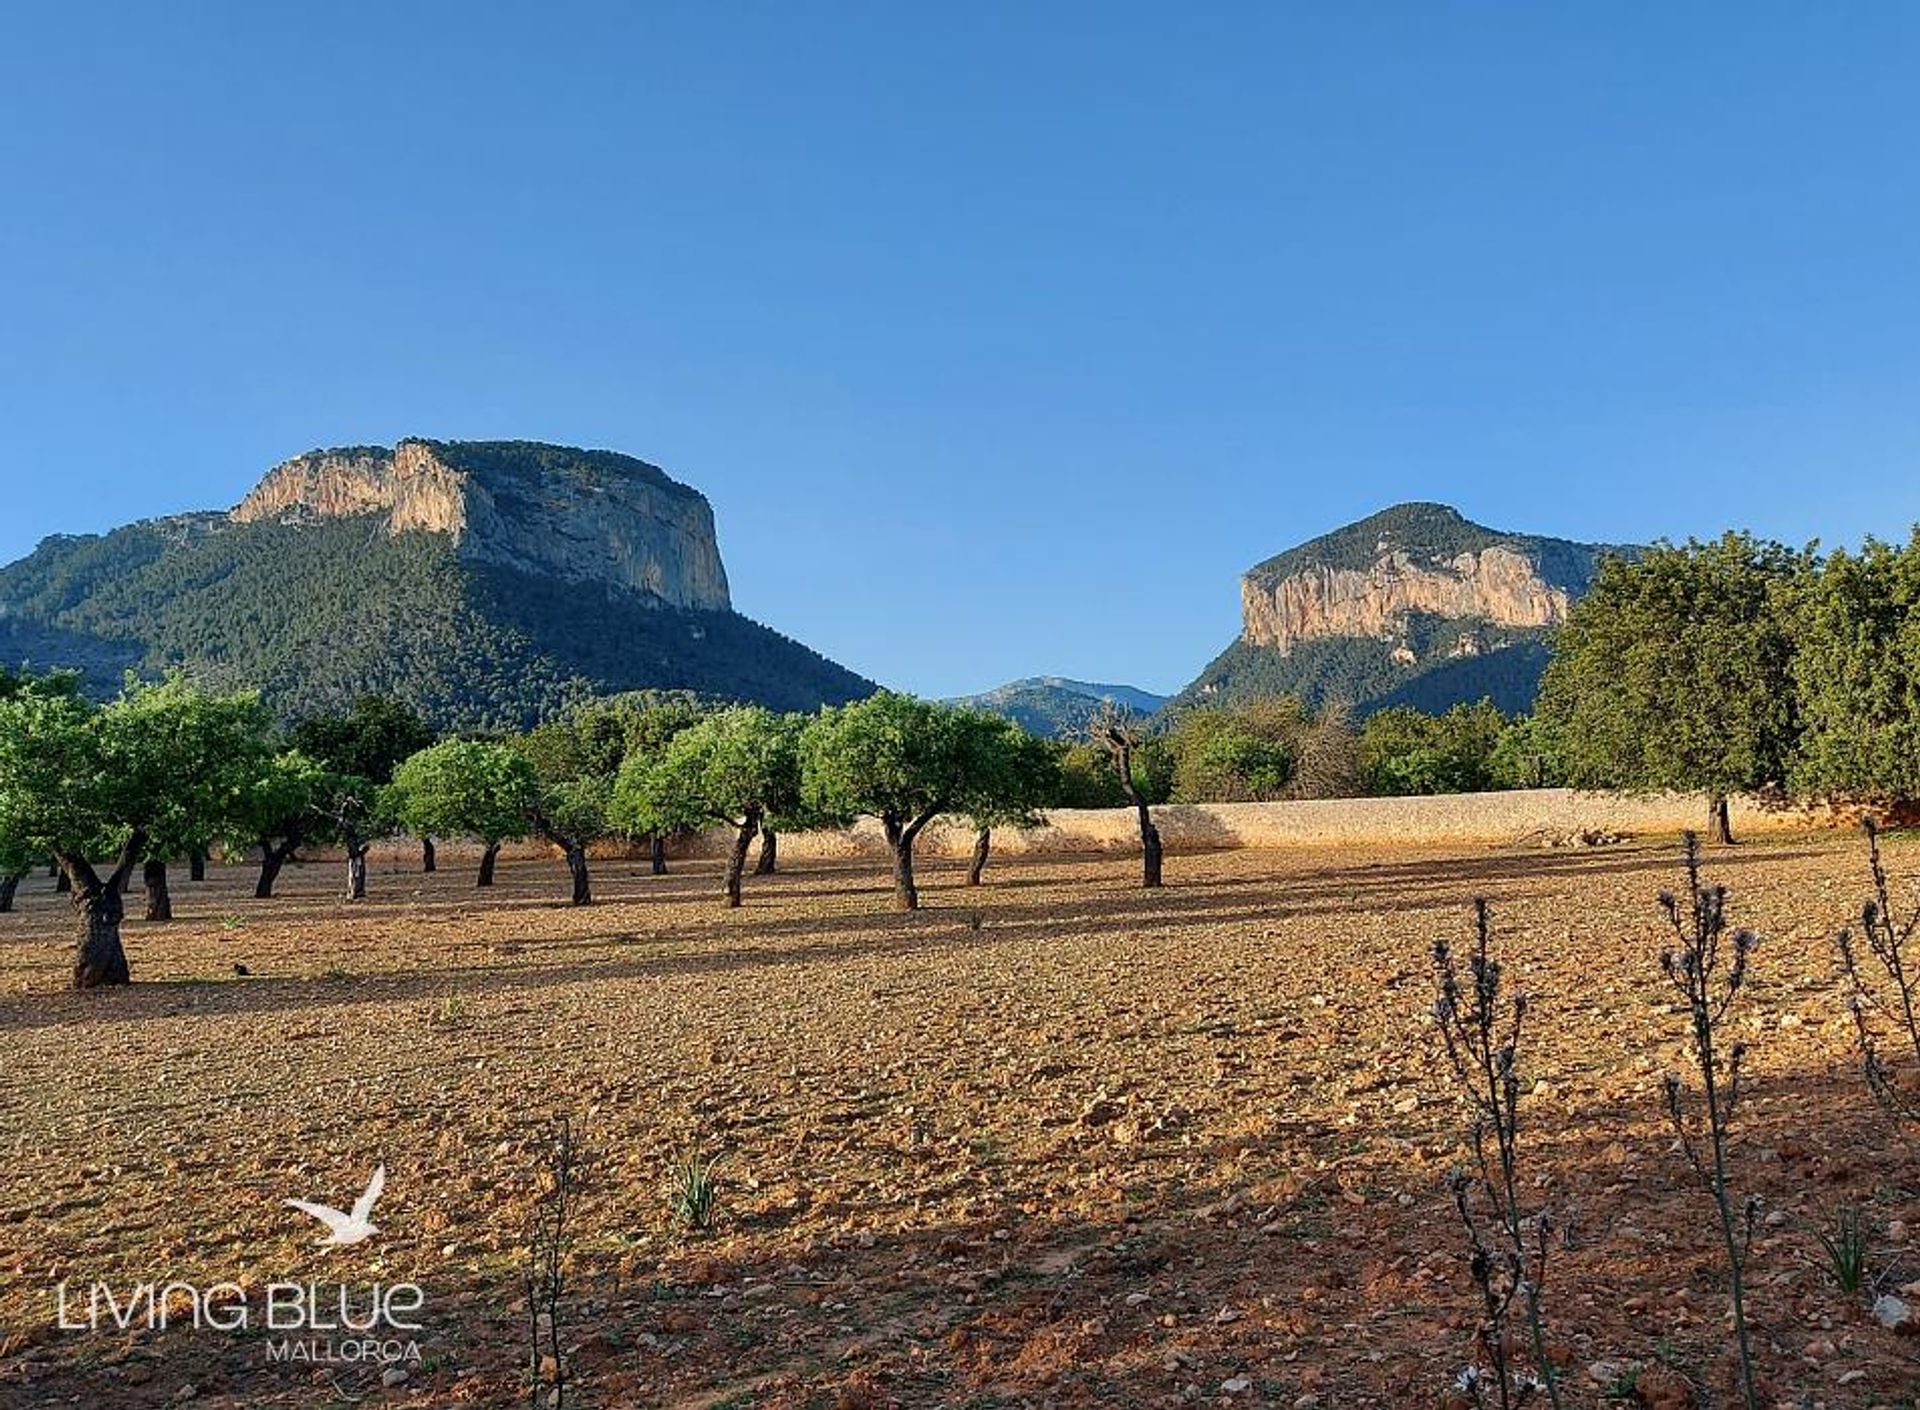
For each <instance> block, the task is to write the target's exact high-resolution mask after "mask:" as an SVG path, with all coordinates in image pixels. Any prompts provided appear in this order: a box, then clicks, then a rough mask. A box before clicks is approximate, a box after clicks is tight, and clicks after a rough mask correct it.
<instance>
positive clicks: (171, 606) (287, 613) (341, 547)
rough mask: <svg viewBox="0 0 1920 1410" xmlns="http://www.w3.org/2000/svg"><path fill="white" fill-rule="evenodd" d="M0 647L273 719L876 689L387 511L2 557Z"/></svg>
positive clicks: (214, 525)
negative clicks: (372, 700) (156, 683)
mask: <svg viewBox="0 0 1920 1410" xmlns="http://www.w3.org/2000/svg"><path fill="white" fill-rule="evenodd" d="M0 649H4V652H5V655H6V658H7V659H8V660H9V661H10V662H12V663H15V664H19V663H31V664H33V665H35V666H39V667H51V666H60V665H75V666H79V667H81V668H83V669H84V670H85V671H86V672H87V675H88V680H89V684H90V685H91V686H94V687H97V688H105V687H107V686H109V685H111V684H114V683H117V679H118V675H119V673H120V672H121V671H122V670H124V669H126V668H128V667H135V668H138V669H141V670H145V671H156V670H159V669H161V668H164V667H166V666H172V665H183V666H187V667H189V668H191V669H192V670H193V671H194V672H195V673H196V674H198V675H200V676H202V677H204V678H205V679H207V680H208V681H209V682H211V683H215V684H223V683H224V684H233V685H241V684H245V685H258V686H260V687H261V688H262V690H263V691H264V693H265V695H266V698H267V700H268V701H269V703H270V704H271V705H272V706H273V707H274V708H275V709H276V710H278V711H280V712H282V713H284V714H289V715H301V714H307V713H311V712H314V711H320V710H335V709H343V708H345V707H346V706H347V705H349V704H351V702H352V701H353V700H354V699H355V698H356V697H358V696H359V695H361V694H364V693H367V692H381V693H387V694H392V695H396V696H399V697H401V698H403V699H405V700H407V701H409V702H411V703H412V704H413V705H415V706H416V707H417V708H418V709H419V710H420V711H421V712H422V713H423V714H424V715H426V716H427V717H428V719H429V720H431V721H432V722H433V723H434V724H435V725H437V726H439V727H441V728H463V729H464V728H480V727H507V726H520V725H525V724H527V723H529V722H531V721H533V720H534V719H536V718H538V717H540V716H542V715H544V714H547V713H550V712H552V711H553V710H554V709H556V708H558V707H559V706H561V705H564V704H565V703H567V702H568V701H570V700H574V699H577V698H580V697H583V696H586V695H589V694H593V693H596V692H606V691H613V690H627V689H638V688H645V687H653V688H673V689H686V690H696V691H699V692H701V693H703V694H707V695H712V696H718V697H726V698H738V699H747V700H755V701H759V702H762V703H765V704H768V705H771V706H774V707H776V708H780V709H811V708H814V707H816V706H818V705H820V704H822V703H833V702H839V701H844V700H848V699H853V698H856V697H859V696H862V695H865V694H867V693H868V692H869V691H870V690H871V689H872V685H871V683H869V682H867V681H865V680H863V679H862V678H860V677H859V676H857V675H855V674H854V673H852V672H851V671H848V670H846V669H844V668H842V667H840V666H837V665H835V664H834V663H833V662H831V661H828V660H827V659H826V658H824V657H822V656H820V655H818V654H817V653H815V652H812V651H810V650H808V649H807V648H806V647H804V646H802V645H800V644H799V643H797V642H794V641H791V640H789V639H788V638H786V637H784V636H781V635H780V634H779V633H777V632H774V631H771V630H769V629H767V628H766V627H763V626H760V625H759V624H758V623H755V622H752V621H750V620H748V619H747V618H745V617H742V616H740V615H738V614H737V613H733V612H720V611H691V610H682V609H676V608H671V607H664V606H660V605H656V604H654V603H651V602H649V601H647V600H645V599H643V598H641V597H639V596H637V595H635V594H632V593H629V592H624V591H621V590H619V589H617V588H611V587H608V586H606V585H603V584H596V583H588V582H567V581H563V580H560V579H557V578H552V577H548V576H544V575H534V574H529V573H524V572H518V571H515V570H513V569H510V568H505V567H501V566H498V565H493V564H486V563H479V562H473V561H470V560H466V559H463V558H462V557H461V556H460V554H459V553H458V551H457V546H456V544H455V541H454V540H453V539H452V538H451V537H449V536H447V535H445V534H438V533H429V532H422V531H412V532H405V533H390V532H389V531H388V528H387V524H386V520H385V518H384V516H379V515H358V516H351V517H337V518H326V519H317V520H313V521H310V522H302V523H282V522H278V521H274V520H257V521H254V522H251V523H235V522H232V521H230V520H229V519H228V518H227V517H226V516H224V515H218V514H208V515H191V516H182V517H179V518H174V519H165V520H154V521H149V522H146V523H140V524H134V525H129V526H128V527H125V528H122V529H116V530H114V531H113V532H111V533H108V534H104V535H97V536H94V535H89V536H80V537H60V538H53V539H49V540H47V541H46V542H45V543H43V544H42V545H41V546H40V548H39V549H38V550H37V551H35V552H34V553H33V554H31V555H29V556H28V557H27V558H25V559H22V560H20V561H19V562H17V563H14V564H11V565H9V566H7V567H5V568H0Z"/></svg>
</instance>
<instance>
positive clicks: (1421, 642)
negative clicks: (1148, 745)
mask: <svg viewBox="0 0 1920 1410" xmlns="http://www.w3.org/2000/svg"><path fill="white" fill-rule="evenodd" d="M1632 552H1635V550H1634V549H1631V548H1619V547H1613V546H1609V545H1604V544H1585V543H1574V542H1571V541H1569V540H1566V539H1555V538H1546V537H1542V536H1540V535H1535V534H1515V533H1507V532H1504V531H1502V530H1498V529H1489V528H1486V527H1485V526H1483V525H1480V524H1475V523H1473V522H1472V521H1471V520H1468V519H1466V518H1465V517H1463V516H1462V515H1461V514H1460V513H1459V511H1458V510H1455V509H1452V508H1449V507H1448V506H1446V505H1444V504H1402V505H1396V506H1394V507H1393V508H1391V509H1386V510H1382V511H1381V512H1380V513H1378V514H1374V515H1371V516H1369V517H1368V518H1365V519H1362V520H1360V521H1358V522H1357V523H1353V524H1349V525H1347V526H1346V527H1344V528H1341V529H1336V530H1334V531H1333V532H1332V533H1329V534H1323V535H1321V536H1320V537H1319V538H1315V539H1311V540H1309V541H1308V542H1306V543H1303V544H1301V545H1300V546H1299V547H1297V548H1292V549H1289V550H1287V551H1286V552H1285V553H1282V554H1279V555H1278V556H1276V557H1273V558H1269V559H1267V560H1266V561H1265V562H1263V563H1259V564H1256V565H1255V566H1254V567H1252V568H1250V569H1248V570H1247V572H1246V574H1245V575H1244V576H1242V578H1241V580H1240V606H1241V629H1240V636H1239V638H1238V639H1237V640H1236V641H1235V642H1234V643H1233V644H1232V645H1231V646H1229V647H1228V648H1227V649H1226V650H1225V651H1224V652H1222V653H1221V654H1220V655H1219V656H1218V657H1217V658H1215V660H1214V661H1213V662H1212V663H1211V664H1210V665H1209V666H1208V667H1207V669H1206V670H1205V671H1203V672H1201V674H1200V677H1199V678H1198V679H1197V680H1195V681H1194V682H1193V684H1191V685H1190V686H1188V687H1187V688H1186V690H1184V691H1182V692H1181V693H1180V695H1179V696H1178V697H1177V698H1176V704H1179V705H1189V704H1195V703H1203V702H1217V703H1225V702H1232V701H1237V700H1243V699H1247V698H1250V697H1252V696H1255V695H1265V694H1278V693H1289V692H1290V693H1294V694H1298V695H1300V696H1301V697H1302V698H1303V699H1305V700H1307V701H1308V702H1309V703H1312V704H1319V703H1322V702H1325V701H1328V700H1335V699H1338V700H1344V701H1346V702H1348V703H1350V704H1352V705H1354V706H1356V707H1357V708H1359V709H1360V710H1361V711H1362V712H1365V711H1367V710H1369V709H1376V708H1379V707H1381V706H1383V705H1389V704H1414V705H1419V706H1421V707H1422V708H1424V709H1444V708H1446V706H1448V705H1451V704H1454V703H1456V702H1458V701H1462V700H1477V699H1479V698H1481V697H1482V696H1491V697H1492V698H1493V700H1494V701H1495V702H1496V703H1498V704H1499V705H1500V706H1501V707H1502V708H1503V709H1507V710H1523V709H1526V708H1528V707H1529V706H1530V705H1531V704H1532V701H1533V695H1534V692H1535V690H1536V689H1537V687H1538V685H1539V678H1540V672H1541V670H1542V669H1543V668H1544V665H1545V662H1546V634H1547V632H1548V631H1549V630H1550V629H1551V628H1553V627H1554V626H1556V625H1558V624H1559V623H1560V622H1562V621H1564V620H1565V619H1566V615H1567V609H1568V608H1569V606H1571V604H1572V603H1573V602H1574V601H1575V600H1576V599H1578V598H1579V597H1580V595H1581V594H1582V593H1584V592H1585V591H1586V590H1587V587H1588V586H1589V585H1590V584H1591V583H1592V581H1593V576H1594V572H1595V570H1596V567H1597V565H1598V563H1599V560H1600V558H1601V557H1602V556H1604V555H1605V554H1607V553H1632Z"/></svg>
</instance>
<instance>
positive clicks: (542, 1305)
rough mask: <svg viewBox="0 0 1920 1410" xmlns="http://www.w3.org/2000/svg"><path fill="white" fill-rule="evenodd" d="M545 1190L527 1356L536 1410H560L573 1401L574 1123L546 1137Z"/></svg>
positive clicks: (531, 1261)
mask: <svg viewBox="0 0 1920 1410" xmlns="http://www.w3.org/2000/svg"><path fill="white" fill-rule="evenodd" d="M539 1159H540V1164H541V1170H540V1187H539V1191H538V1194H537V1196H536V1197H535V1200H534V1205H533V1216H532V1220H531V1227H530V1229H529V1237H528V1250H527V1272H526V1289H527V1356H528V1364H527V1371H528V1379H529V1382H530V1392H529V1400H528V1403H529V1405H531V1406H532V1407H533V1410H558V1407H561V1406H564V1405H565V1404H566V1401H567V1363H566V1358H565V1355H564V1353H563V1352H562V1350H561V1345H562V1332H561V1314H562V1304H563V1301H564V1299H565V1298H566V1295H567V1293H568V1291H569V1289H568V1286H567V1276H566V1264H567V1252H568V1248H569V1245H570V1244H571V1242H572V1233H571V1230H570V1229H569V1227H568V1221H569V1219H570V1218H571V1217H572V1214H573V1204H574V1198H575V1195H576V1194H577V1192H578V1190H579V1187H580V1173H581V1163H582V1162H581V1154H580V1148H579V1146H578V1145H577V1144H576V1143H575V1140H574V1134H573V1123H572V1121H571V1120H569V1119H568V1118H567V1117H565V1116H556V1117H554V1118H553V1120H552V1121H550V1122H549V1123H548V1125H547V1129H546V1131H545V1133H544V1134H543V1136H542V1138H541V1146H540V1152H539Z"/></svg>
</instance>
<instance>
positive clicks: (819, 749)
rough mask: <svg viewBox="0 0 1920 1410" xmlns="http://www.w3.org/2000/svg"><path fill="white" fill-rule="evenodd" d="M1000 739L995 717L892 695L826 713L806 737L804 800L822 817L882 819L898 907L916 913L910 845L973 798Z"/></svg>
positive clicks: (803, 743) (916, 890) (917, 894)
mask: <svg viewBox="0 0 1920 1410" xmlns="http://www.w3.org/2000/svg"><path fill="white" fill-rule="evenodd" d="M997 732H998V726H997V725H996V724H995V723H994V721H993V719H992V717H990V716H985V715H980V714H976V713H974V712H973V711H970V710H956V709H954V708H953V707H951V706H948V705H935V704H931V703H929V702H927V701H925V700H917V699H915V698H914V697H912V696H910V695H896V694H895V693H893V692H892V691H886V690H883V691H881V692H879V693H878V694H876V695H871V696H868V697H867V698H866V699H865V700H859V701H855V702H854V703H853V704H851V705H842V706H840V707H838V708H837V709H829V710H823V711H821V712H820V714H819V715H818V716H817V717H815V719H814V720H813V722H812V723H811V724H809V725H808V726H807V728H806V732H805V733H804V734H803V735H802V736H801V739H800V769H801V795H802V800H803V801H804V803H805V804H806V806H807V807H808V809H809V810H811V812H812V813H813V814H815V815H816V816H818V817H821V818H840V819H846V818H853V817H858V816H860V815H862V814H866V815H869V816H872V817H875V818H878V819H879V820H880V827H881V830H882V831H883V832H884V833H885V834H886V839H887V847H888V850H889V851H891V852H892V854H893V895H894V905H895V907H896V908H897V909H899V910H905V911H910V910H915V909H917V908H918V907H919V905H920V891H919V888H918V887H917V886H916V885H915V884H914V879H913V845H914V843H915V841H917V840H918V839H919V836H920V834H921V832H922V831H923V830H924V829H925V828H926V826H927V824H928V823H930V822H932V821H933V820H934V819H935V818H936V817H938V816H939V815H940V814H942V813H945V812H952V811H956V810H958V809H960V808H962V807H965V806H966V805H967V804H968V801H969V799H970V798H971V797H973V796H974V795H972V794H970V792H969V789H970V788H971V787H972V786H973V785H974V783H975V781H976V780H984V779H985V778H986V777H987V775H988V773H989V771H990V766H989V765H988V763H987V760H988V757H989V756H990V754H991V751H992V748H993V745H992V743H991V741H992V739H993V738H994V737H995V736H996V735H997Z"/></svg>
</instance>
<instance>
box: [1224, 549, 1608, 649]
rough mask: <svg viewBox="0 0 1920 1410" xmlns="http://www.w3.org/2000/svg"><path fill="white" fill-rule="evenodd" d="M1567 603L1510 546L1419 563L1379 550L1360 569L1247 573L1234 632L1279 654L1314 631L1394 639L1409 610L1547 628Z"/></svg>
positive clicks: (1320, 567)
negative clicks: (1275, 574)
mask: <svg viewBox="0 0 1920 1410" xmlns="http://www.w3.org/2000/svg"><path fill="white" fill-rule="evenodd" d="M1570 602H1571V599H1570V597H1569V596H1568V593H1567V590H1566V589H1565V588H1563V587H1556V586H1554V585H1553V584H1551V583H1548V582H1547V581H1545V580H1544V579H1543V578H1542V577H1541V576H1540V570H1539V567H1538V565H1537V564H1536V563H1535V561H1534V560H1533V559H1532V558H1530V557H1528V556H1527V555H1526V554H1525V553H1523V552H1520V551H1517V550H1515V549H1512V548H1506V547H1502V546H1497V545H1496V546H1493V547H1489V548H1485V549H1482V550H1480V551H1479V552H1473V551H1467V552H1463V553H1459V554H1456V555H1455V556H1454V557H1452V558H1449V559H1442V560H1438V561H1427V562H1423V561H1420V560H1418V559H1416V558H1415V557H1414V556H1413V555H1412V554H1410V553H1407V552H1406V551H1404V550H1401V549H1386V550H1385V551H1383V552H1382V554H1381V556H1380V557H1379V558H1377V559H1376V560H1375V561H1374V562H1373V563H1372V564H1371V565H1369V566H1368V567H1365V568H1358V569H1355V568H1334V567H1329V566H1327V565H1325V564H1314V565H1311V566H1308V567H1305V568H1302V569H1301V570H1299V571H1297V572H1294V573H1290V574H1288V575H1286V576H1285V577H1280V578H1268V577H1263V576H1260V575H1258V574H1256V573H1249V574H1247V576H1246V577H1244V578H1242V579H1241V581H1240V607H1241V636H1242V638H1243V639H1244V640H1245V641H1246V642H1247V643H1248V645H1250V646H1266V647H1272V648H1274V649H1276V650H1278V651H1280V652H1281V653H1283V654H1284V653H1286V652H1289V651H1291V650H1292V649H1293V647H1294V645H1295V643H1297V642H1301V641H1312V640H1315V639H1317V638H1322V637H1339V636H1357V637H1378V638H1382V639H1386V638H1398V637H1399V636H1401V635H1402V634H1403V633H1404V632H1405V629H1406V625H1407V622H1408V620H1409V618H1410V617H1411V616H1412V615H1413V614H1415V613H1422V614H1425V615H1427V616H1430V617H1444V618H1475V619H1478V620H1480V621H1484V622H1487V623H1489V624H1491V625H1493V626H1498V627H1550V626H1553V625H1555V624H1556V623H1559V622H1561V621H1564V620H1565V619H1566V615H1567V608H1568V606H1569V605H1570ZM1403 649H1404V648H1403ZM1407 659H1408V660H1409V661H1411V660H1412V654H1411V653H1410V652H1409V653H1407Z"/></svg>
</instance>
